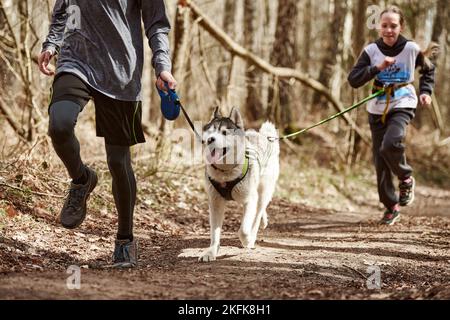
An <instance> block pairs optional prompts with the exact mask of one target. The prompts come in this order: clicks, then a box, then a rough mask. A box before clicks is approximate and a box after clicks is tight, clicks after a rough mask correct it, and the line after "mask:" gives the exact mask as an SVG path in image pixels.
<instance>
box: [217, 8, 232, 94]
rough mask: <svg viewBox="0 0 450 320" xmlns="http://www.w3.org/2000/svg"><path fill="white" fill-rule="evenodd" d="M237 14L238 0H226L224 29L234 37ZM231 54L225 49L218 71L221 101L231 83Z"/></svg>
mask: <svg viewBox="0 0 450 320" xmlns="http://www.w3.org/2000/svg"><path fill="white" fill-rule="evenodd" d="M235 15H236V1H235V0H225V7H224V17H223V25H222V26H223V30H224V31H225V32H226V33H227V34H228V35H229V36H230V37H231V38H234V36H235V32H234V30H235V29H234V22H235ZM230 60H231V55H230V54H229V53H228V52H227V51H224V53H223V55H222V65H221V67H220V68H219V70H218V71H217V98H218V99H219V100H220V101H224V100H225V99H226V95H227V86H228V83H229V74H230V70H229V69H230V64H229V62H230Z"/></svg>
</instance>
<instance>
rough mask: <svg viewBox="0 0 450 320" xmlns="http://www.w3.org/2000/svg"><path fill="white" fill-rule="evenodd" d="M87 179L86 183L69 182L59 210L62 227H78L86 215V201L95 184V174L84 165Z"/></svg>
mask: <svg viewBox="0 0 450 320" xmlns="http://www.w3.org/2000/svg"><path fill="white" fill-rule="evenodd" d="M86 170H87V172H88V181H87V182H86V184H84V185H83V184H75V183H73V182H72V183H71V185H70V190H69V194H68V196H67V198H66V201H65V202H64V206H63V208H62V210H61V215H60V220H61V224H62V225H63V227H64V228H67V229H74V228H76V227H78V226H79V225H80V224H81V223H82V222H83V221H84V218H85V217H86V201H87V199H88V197H89V195H90V194H91V192H92V190H94V188H95V186H96V185H97V180H98V178H97V174H96V173H95V171H94V170H92V169H91V168H89V167H87V166H86Z"/></svg>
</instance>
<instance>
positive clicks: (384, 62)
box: [377, 57, 395, 71]
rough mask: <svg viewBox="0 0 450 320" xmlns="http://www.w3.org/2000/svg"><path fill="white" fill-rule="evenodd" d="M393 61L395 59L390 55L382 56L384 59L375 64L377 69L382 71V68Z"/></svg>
mask: <svg viewBox="0 0 450 320" xmlns="http://www.w3.org/2000/svg"><path fill="white" fill-rule="evenodd" d="M394 63H395V59H394V58H392V57H386V58H384V61H383V62H382V63H381V64H379V65H377V68H378V70H380V71H383V70H384V69H386V68H387V67H389V66H391V65H393V64H394Z"/></svg>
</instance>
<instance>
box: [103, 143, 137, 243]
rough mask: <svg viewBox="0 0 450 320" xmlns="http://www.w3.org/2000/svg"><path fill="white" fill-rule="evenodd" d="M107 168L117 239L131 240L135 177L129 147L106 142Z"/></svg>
mask: <svg viewBox="0 0 450 320" xmlns="http://www.w3.org/2000/svg"><path fill="white" fill-rule="evenodd" d="M106 156H107V160H108V168H109V171H110V172H111V176H112V191H113V196H114V201H115V204H116V208H117V212H118V214H119V229H118V232H117V239H119V240H126V239H128V240H133V211H134V205H135V202H136V179H135V177H134V172H133V168H132V166H131V157H130V147H128V146H113V145H108V144H106Z"/></svg>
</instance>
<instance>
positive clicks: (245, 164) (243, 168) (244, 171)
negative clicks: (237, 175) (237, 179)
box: [211, 152, 248, 176]
mask: <svg viewBox="0 0 450 320" xmlns="http://www.w3.org/2000/svg"><path fill="white" fill-rule="evenodd" d="M211 167H213V169H214V170H217V171H220V172H228V171H230V170H233V169H234V168H235V167H234V168H233V169H230V170H223V169H220V168H218V167H216V166H215V165H214V164H211ZM247 171H248V154H247V152H246V153H245V159H244V166H243V167H242V176H245V175H246V174H247Z"/></svg>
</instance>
